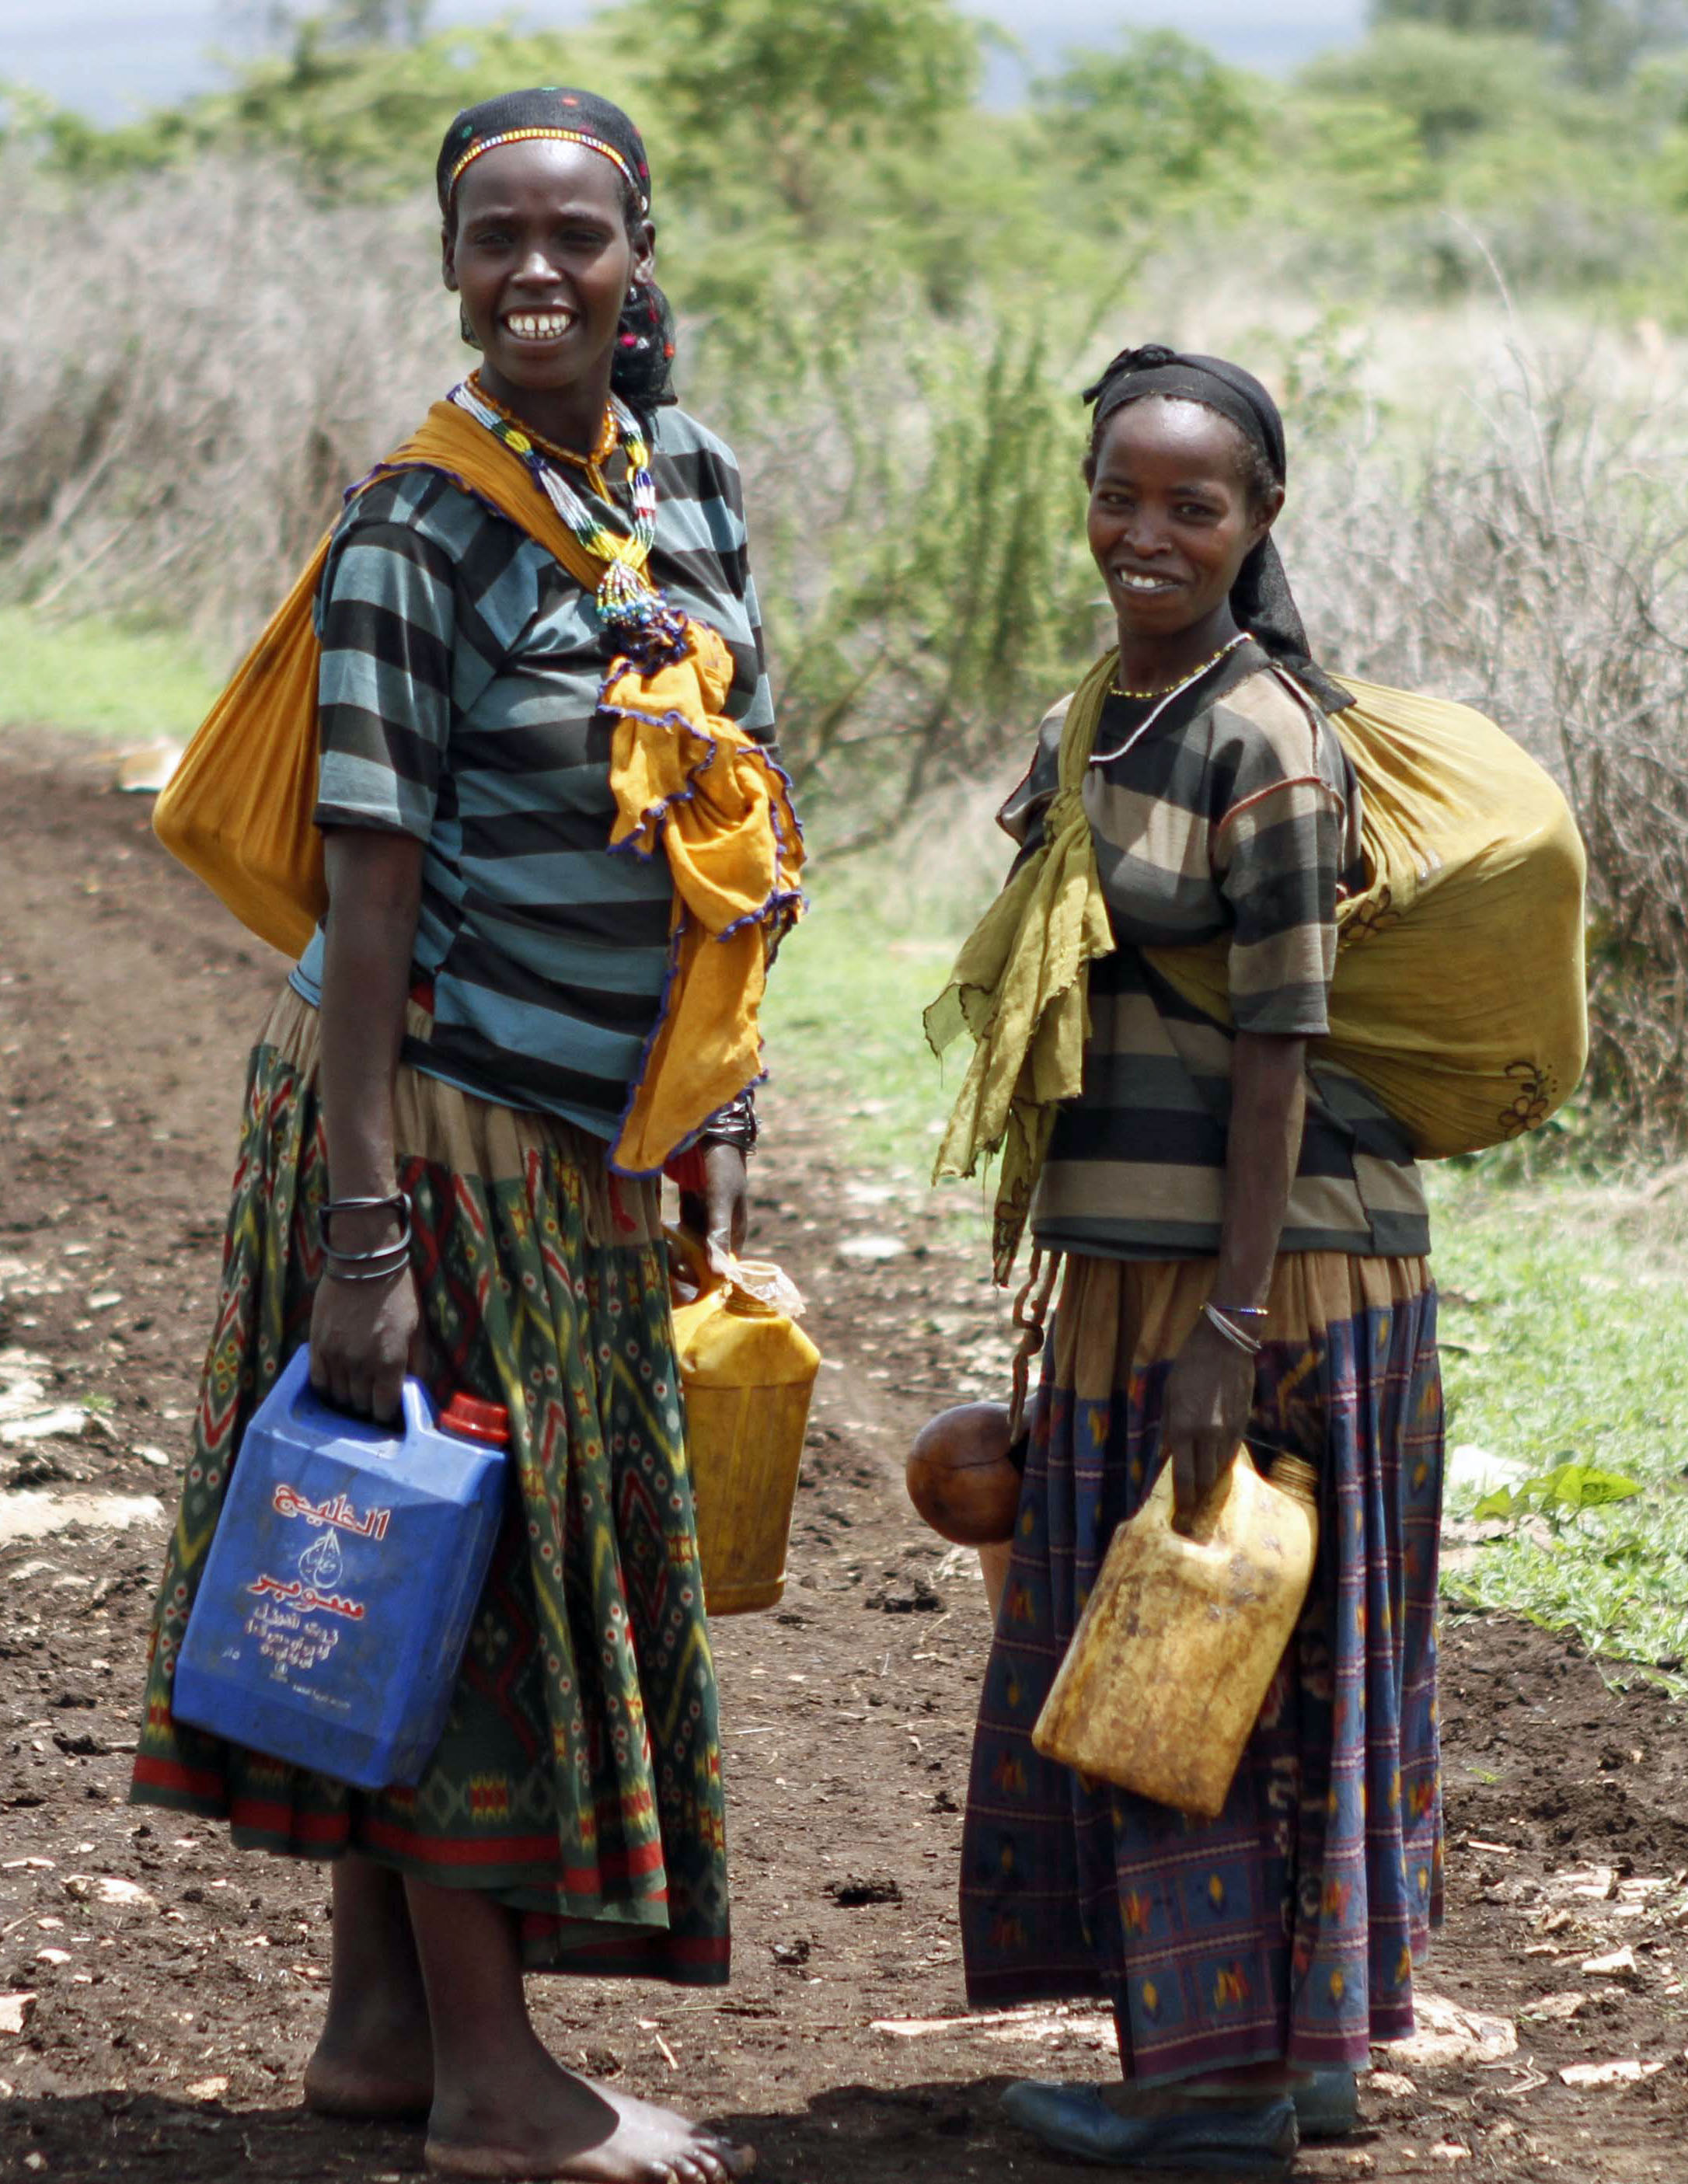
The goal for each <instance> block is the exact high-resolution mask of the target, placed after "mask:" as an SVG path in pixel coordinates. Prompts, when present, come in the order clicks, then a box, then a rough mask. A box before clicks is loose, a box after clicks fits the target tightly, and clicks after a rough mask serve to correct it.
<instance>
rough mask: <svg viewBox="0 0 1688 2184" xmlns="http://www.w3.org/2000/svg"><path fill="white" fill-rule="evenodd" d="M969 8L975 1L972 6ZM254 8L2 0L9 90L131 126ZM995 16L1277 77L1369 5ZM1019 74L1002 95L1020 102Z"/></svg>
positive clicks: (999, 6) (445, 18) (1362, 1)
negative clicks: (1162, 32) (1132, 40)
mask: <svg viewBox="0 0 1688 2184" xmlns="http://www.w3.org/2000/svg"><path fill="white" fill-rule="evenodd" d="M963 4H964V5H969V4H970V0H963ZM592 7H593V0H435V5H434V8H433V11H432V20H433V21H434V22H435V23H436V24H438V25H447V24H450V23H469V22H476V21H486V20H490V19H491V18H493V17H495V16H498V15H508V14H517V15H519V16H521V17H522V18H524V19H526V20H529V21H532V22H533V23H535V24H542V25H551V24H556V25H561V24H565V23H569V22H577V21H579V20H581V19H582V17H583V16H585V15H587V14H589V13H591V12H592ZM254 12H255V11H254V10H253V8H251V7H248V6H242V4H241V0H0V81H4V80H7V79H10V80H13V81H22V82H25V83H29V84H32V85H33V86H35V87H36V89H37V90H38V91H42V92H46V93H47V96H48V97H51V98H53V99H54V100H55V101H56V102H58V103H59V104H61V105H64V106H70V107H73V108H75V109H78V110H79V111H81V112H82V113H85V114H88V115H90V116H91V117H92V118H93V119H95V120H100V121H105V122H110V121H117V120H125V119H126V118H127V117H128V116H130V115H131V114H135V113H136V112H139V111H143V110H144V109H146V108H148V107H149V106H164V105H170V104H172V103H175V101H176V100H178V99H181V98H182V97H186V96H187V93H189V92H194V91H204V90H209V89H212V88H214V86H215V85H216V84H217V82H218V81H219V76H218V72H217V69H216V66H215V64H214V61H213V60H212V58H211V57H210V56H211V52H212V49H213V48H214V47H219V46H220V47H224V48H225V49H226V50H230V51H236V52H238V51H242V50H246V51H249V50H250V46H249V43H248V42H247V40H248V39H249V36H250V33H249V31H245V29H244V26H245V25H248V24H249V23H250V22H251V20H252V18H253V13H254ZM970 12H972V13H973V14H982V15H988V16H989V17H990V18H991V19H992V20H994V21H996V22H998V23H1000V24H1001V25H1003V26H1004V27H1005V28H1006V29H1007V30H1009V31H1011V32H1013V34H1014V35H1015V36H1017V37H1018V38H1019V39H1021V40H1022V42H1023V43H1024V44H1025V45H1026V47H1028V49H1029V53H1030V58H1031V60H1032V62H1033V64H1034V65H1036V66H1039V67H1046V66H1047V65H1049V64H1050V63H1051V62H1052V61H1054V60H1055V59H1056V58H1057V57H1058V56H1059V54H1060V53H1061V49H1062V48H1063V47H1067V46H1072V45H1106V44H1109V43H1111V42H1112V40H1113V38H1114V37H1115V36H1117V34H1118V32H1119V31H1120V30H1121V29H1122V28H1123V27H1124V26H1125V25H1128V24H1131V25H1150V24H1167V25H1172V26H1173V27H1174V28H1176V29H1178V30H1181V31H1184V33H1185V35H1186V36H1189V37H1193V38H1199V39H1201V41H1202V42H1204V43H1205V44H1207V45H1211V46H1212V47H1214V48H1215V49H1216V50H1217V51H1218V52H1219V53H1223V54H1224V55H1225V57H1226V58H1228V59H1229V60H1234V61H1236V62H1238V63H1240V64H1243V65H1244V66H1246V67H1250V68H1258V69H1266V70H1273V71H1281V70H1287V69H1290V68H1294V67H1295V66H1296V65H1297V64H1299V63H1300V62H1301V61H1304V60H1306V59H1307V58H1309V57H1310V56H1311V55H1312V54H1313V53H1318V52H1319V51H1320V50H1321V49H1322V48H1323V47H1327V46H1331V45H1337V44H1341V43H1345V42H1349V41H1351V40H1352V39H1354V38H1356V37H1357V36H1359V35H1360V31H1361V28H1362V24H1363V21H1364V18H1365V14H1366V0H1265V4H1262V0H979V4H978V5H977V6H976V7H971V8H970ZM1015 81H1016V75H1015V72H1014V71H1013V70H1011V68H1006V67H1005V66H1004V65H1003V64H1000V63H999V64H998V66H997V68H996V70H995V71H994V75H993V86H992V87H993V91H994V94H995V96H996V97H998V98H999V99H1000V98H1003V97H1011V95H1012V86H1013V84H1014V82H1015Z"/></svg>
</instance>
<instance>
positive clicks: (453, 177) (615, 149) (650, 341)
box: [434, 85, 676, 416]
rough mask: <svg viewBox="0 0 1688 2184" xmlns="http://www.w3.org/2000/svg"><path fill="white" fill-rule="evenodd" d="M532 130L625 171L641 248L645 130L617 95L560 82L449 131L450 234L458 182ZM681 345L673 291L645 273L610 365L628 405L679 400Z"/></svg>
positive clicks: (646, 184)
mask: <svg viewBox="0 0 1688 2184" xmlns="http://www.w3.org/2000/svg"><path fill="white" fill-rule="evenodd" d="M527 138H542V139H543V138H549V139H550V140H551V141H553V142H561V143H570V144H582V145H584V146H585V147H586V148H587V149H588V151H593V152H596V153H599V155H600V156H601V157H602V158H604V159H608V160H609V161H610V164H611V165H612V166H614V167H615V168H616V171H617V172H618V174H619V175H620V176H621V219H622V221H623V224H624V225H625V226H626V228H627V238H628V240H629V242H632V244H633V245H634V247H635V248H639V247H640V246H642V245H643V241H644V224H645V221H646V220H648V219H649V216H650V166H649V161H648V160H647V159H646V157H645V148H644V139H643V136H640V134H639V132H638V129H637V128H636V127H635V126H634V125H633V122H632V120H631V118H630V117H629V116H628V115H627V114H624V113H623V112H622V111H621V108H620V107H619V106H617V105H616V104H614V103H613V102H612V101H610V99H607V98H599V97H598V95H597V94H596V92H590V91H571V90H565V89H563V88H561V87H560V86H556V85H549V86H545V87H543V88H542V89H538V90H533V91H509V92H504V93H503V95H502V96H501V97H498V98H488V99H484V100H483V101H482V103H481V104H480V105H478V106H468V107H465V109H464V110H463V111H462V113H460V114H459V115H458V116H457V118H456V120H454V122H453V123H452V125H451V126H450V128H449V129H448V130H447V131H446V132H445V142H443V144H442V145H441V146H440V153H439V159H438V161H437V164H436V166H435V170H434V181H435V186H436V188H437V192H438V195H439V209H440V217H441V219H442V220H443V221H444V222H445V227H446V232H447V234H448V235H453V234H454V233H455V232H456V228H457V185H458V183H459V182H460V180H461V179H462V176H463V174H464V171H465V169H466V168H468V167H469V166H471V164H473V163H474V161H475V160H476V159H479V158H480V157H481V155H482V153H486V152H490V151H493V150H494V149H495V148H497V147H498V146H499V145H500V144H507V143H510V142H522V141H523V140H525V139H527ZM674 351H675V340H674V313H673V310H672V309H671V306H670V304H669V301H668V298H666V296H665V295H664V294H663V292H662V291H661V289H660V288H659V287H657V285H656V283H655V281H639V282H638V283H637V284H636V285H635V286H634V287H632V288H631V289H629V291H628V292H627V301H626V303H625V304H623V305H622V306H621V325H620V326H619V327H618V328H617V329H616V352H615V356H614V359H613V360H612V362H611V364H610V387H611V388H612V390H613V391H614V392H615V393H616V394H618V395H620V397H621V399H622V401H624V402H625V403H626V404H627V406H628V408H629V409H636V410H638V411H639V412H641V413H642V414H643V415H646V416H649V414H650V412H651V411H652V410H654V409H661V408H662V407H663V406H664V405H665V404H668V403H671V402H673V401H674V400H675V399H676V395H675V393H674V376H673V365H674Z"/></svg>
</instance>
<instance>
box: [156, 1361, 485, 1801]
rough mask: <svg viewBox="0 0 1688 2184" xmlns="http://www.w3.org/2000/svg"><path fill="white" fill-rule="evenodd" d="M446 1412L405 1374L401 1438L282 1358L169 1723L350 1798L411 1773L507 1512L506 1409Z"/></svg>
mask: <svg viewBox="0 0 1688 2184" xmlns="http://www.w3.org/2000/svg"><path fill="white" fill-rule="evenodd" d="M446 1418H447V1424H446V1425H445V1426H442V1425H438V1424H436V1423H435V1420H434V1412H433V1407H432V1404H431V1403H430V1402H429V1401H428V1398H427V1395H426V1391H425V1390H424V1389H423V1388H422V1386H421V1383H420V1382H418V1381H415V1380H407V1381H406V1382H405V1383H404V1424H403V1430H402V1432H401V1431H395V1430H394V1429H393V1428H392V1427H390V1426H381V1425H376V1424H373V1423H372V1422H371V1421H370V1420H367V1419H364V1418H351V1417H348V1415H347V1414H346V1413H345V1412H342V1411H336V1410H331V1408H330V1407H328V1405H327V1404H326V1403H325V1402H323V1401H321V1400H320V1397H319V1396H316V1395H315V1394H314V1393H313V1391H312V1389H311V1385H310V1353H309V1351H308V1350H301V1351H299V1352H298V1355H297V1356H296V1357H293V1358H292V1360H291V1361H290V1362H289V1363H288V1364H287V1368H286V1369H285V1371H284V1372H283V1373H282V1374H281V1378H280V1379H278V1380H277V1381H276V1385H275V1386H274V1387H273V1388H272V1389H271V1390H270V1393H269V1395H268V1396H265V1400H264V1401H263V1402H262V1403H261V1404H260V1405H259V1408H258V1410H257V1411H256V1412H255V1413H254V1414H253V1419H252V1423H251V1424H249V1425H248V1428H247V1429H246V1436H245V1438H244V1440H242V1443H241V1446H240V1454H239V1456H238V1457H237V1460H236V1463H235V1466H234V1475H233V1477H232V1478H231V1480H230V1482H229V1490H228V1497H227V1499H226V1502H225V1503H224V1505H223V1513H222V1516H221V1518H220V1520H219V1522H218V1525H217V1531H216V1536H215V1538H214V1540H213V1541H212V1542H211V1552H210V1555H209V1557H208V1559H207V1562H206V1564H205V1574H204V1576H203V1579H202V1580H201V1581H200V1586H199V1593H198V1598H197V1599H196V1600H195V1602H194V1603H193V1610H192V1614H191V1615H190V1616H189V1618H188V1622H187V1637H186V1638H185V1639H184V1640H183V1641H182V1648H181V1657H180V1658H179V1659H178V1661H177V1663H176V1671H175V1691H174V1694H173V1697H172V1699H171V1709H172V1711H173V1713H175V1717H176V1719H178V1720H180V1721H184V1722H187V1723H189V1724H191V1725H192V1727H194V1728H195V1729H208V1730H212V1731H213V1732H214V1734H215V1735H217V1736H222V1737H226V1738H227V1739H228V1740H229V1741H231V1743H235V1744H242V1745H245V1746H246V1747H248V1749H250V1750H252V1751H254V1752H267V1753H269V1754H270V1755H271V1756H272V1757H273V1758H277V1759H286V1760H290V1761H292V1763H294V1764H295V1765H296V1766H300V1767H309V1768H312V1769H315V1771H316V1772H317V1773H319V1774H322V1775H334V1776H335V1777H336V1778H337V1779H338V1780H341V1781H343V1782H350V1783H354V1784H355V1785H356V1786H357V1787H358V1788H359V1789H362V1790H381V1789H384V1788H386V1786H387V1785H388V1784H389V1783H394V1782H414V1781H415V1780H417V1778H418V1777H419V1776H420V1775H421V1772H422V1769H423V1768H424V1767H425V1766H426V1764H427V1762H428V1758H429V1757H430V1755H431V1754H432V1751H433V1748H434V1747H435V1746H436V1745H437V1743H438V1742H439V1740H440V1733H441V1731H442V1730H443V1729H444V1727H445V1720H446V1715H447V1713H448V1710H449V1708H450V1705H451V1691H452V1685H454V1682H455V1681H456V1679H457V1671H458V1668H459V1665H460V1663H461V1661H462V1658H463V1652H464V1647H465V1645H466V1644H467V1642H468V1638H469V1626H470V1624H471V1621H472V1620H473V1619H474V1614H475V1610H476V1605H477V1603H478V1602H479V1600H480V1597H481V1588H482V1585H483V1584H484V1583H485V1582H486V1576H487V1564H488V1563H490V1562H491V1560H492V1555H493V1546H494V1545H495V1543H496V1541H497V1539H498V1535H499V1524H500V1523H501V1522H502V1519H503V1516H504V1474H505V1469H506V1458H505V1455H504V1448H503V1446H501V1445H500V1444H502V1442H503V1441H504V1440H505V1439H506V1438H507V1437H508V1427H507V1423H506V1420H505V1418H504V1413H503V1412H502V1411H500V1410H499V1408H498V1407H497V1406H496V1405H493V1404H489V1403H476V1402H473V1401H470V1400H469V1399H467V1398H465V1397H463V1396H457V1397H454V1399H453V1401H452V1403H451V1405H450V1407H448V1411H447V1413H446ZM465 1433H466V1435H467V1437H465Z"/></svg>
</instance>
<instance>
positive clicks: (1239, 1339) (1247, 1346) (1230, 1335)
mask: <svg viewBox="0 0 1688 2184" xmlns="http://www.w3.org/2000/svg"><path fill="white" fill-rule="evenodd" d="M1201 1315H1202V1318H1204V1319H1205V1320H1206V1322H1207V1323H1208V1325H1209V1326H1210V1327H1215V1328H1217V1329H1218V1330H1219V1332H1220V1334H1223V1336H1224V1338H1225V1340H1226V1341H1227V1342H1228V1343H1229V1344H1230V1345H1231V1346H1232V1348H1233V1349H1234V1350H1240V1351H1242V1353H1243V1355H1244V1356H1245V1357H1259V1355H1260V1345H1259V1344H1258V1343H1257V1342H1256V1340H1255V1339H1254V1337H1253V1336H1252V1335H1251V1334H1244V1333H1243V1330H1242V1329H1241V1328H1240V1327H1233V1326H1232V1324H1231V1323H1230V1321H1229V1320H1228V1319H1227V1318H1225V1315H1224V1314H1223V1312H1221V1310H1220V1309H1219V1307H1218V1306H1217V1305H1216V1304H1205V1305H1203V1306H1202V1307H1201Z"/></svg>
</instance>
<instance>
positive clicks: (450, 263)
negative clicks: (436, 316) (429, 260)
mask: <svg viewBox="0 0 1688 2184" xmlns="http://www.w3.org/2000/svg"><path fill="white" fill-rule="evenodd" d="M456 255H457V237H455V236H454V234H453V233H452V231H451V230H450V229H449V228H448V227H447V226H445V225H444V224H443V222H442V224H441V226H440V231H439V276H440V279H441V280H442V281H444V283H445V285H446V287H448V289H449V290H450V291H451V292H452V294H453V295H455V294H456V293H457V265H456Z"/></svg>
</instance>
